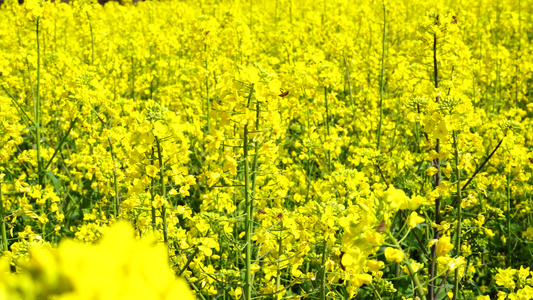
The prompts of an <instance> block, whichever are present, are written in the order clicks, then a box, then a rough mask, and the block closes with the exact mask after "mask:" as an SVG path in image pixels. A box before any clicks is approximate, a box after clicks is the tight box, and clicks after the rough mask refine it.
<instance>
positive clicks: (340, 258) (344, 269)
mask: <svg viewBox="0 0 533 300" xmlns="http://www.w3.org/2000/svg"><path fill="white" fill-rule="evenodd" d="M343 256H344V252H343V251H341V255H340V256H339V261H340V265H341V268H342V270H343V271H346V266H345V265H343V264H342V257H343Z"/></svg>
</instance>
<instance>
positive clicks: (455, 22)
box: [452, 16, 457, 24]
mask: <svg viewBox="0 0 533 300" xmlns="http://www.w3.org/2000/svg"><path fill="white" fill-rule="evenodd" d="M452 24H457V17H456V16H453V17H452Z"/></svg>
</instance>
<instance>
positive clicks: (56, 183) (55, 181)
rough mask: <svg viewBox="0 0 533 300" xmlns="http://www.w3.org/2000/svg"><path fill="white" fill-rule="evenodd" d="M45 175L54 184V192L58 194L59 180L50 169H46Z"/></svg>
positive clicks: (59, 189)
mask: <svg viewBox="0 0 533 300" xmlns="http://www.w3.org/2000/svg"><path fill="white" fill-rule="evenodd" d="M45 174H46V176H48V178H50V181H51V182H52V185H53V186H54V189H55V190H56V193H57V194H58V195H59V193H60V191H61V182H60V181H59V179H58V178H57V177H56V176H55V175H54V173H53V172H52V171H46V173H45Z"/></svg>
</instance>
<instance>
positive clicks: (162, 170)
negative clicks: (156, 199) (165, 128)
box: [154, 136, 168, 247]
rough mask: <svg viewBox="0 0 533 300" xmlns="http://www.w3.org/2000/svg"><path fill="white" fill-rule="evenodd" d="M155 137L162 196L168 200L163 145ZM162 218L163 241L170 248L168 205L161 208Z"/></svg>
mask: <svg viewBox="0 0 533 300" xmlns="http://www.w3.org/2000/svg"><path fill="white" fill-rule="evenodd" d="M154 137H155V142H156V145H157V158H158V159H159V178H160V184H161V196H162V197H163V199H165V200H166V199H167V191H166V188H165V176H164V175H165V166H164V165H163V155H162V151H161V143H160V142H159V139H158V138H157V137H156V136H154ZM161 217H162V218H163V239H164V241H165V245H167V247H168V229H167V205H166V204H163V206H162V207H161Z"/></svg>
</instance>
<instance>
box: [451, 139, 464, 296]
mask: <svg viewBox="0 0 533 300" xmlns="http://www.w3.org/2000/svg"><path fill="white" fill-rule="evenodd" d="M453 148H454V149H455V177H456V178H455V180H456V188H457V191H456V193H457V227H456V233H455V234H456V240H455V249H456V254H457V255H460V253H461V230H462V229H461V225H462V207H461V204H462V202H463V201H462V197H461V172H460V171H459V146H458V145H457V132H456V131H455V130H454V131H453ZM459 277H460V276H459V268H456V269H455V279H454V286H453V300H457V295H458V294H459V282H460V281H461V280H460V278H459Z"/></svg>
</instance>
